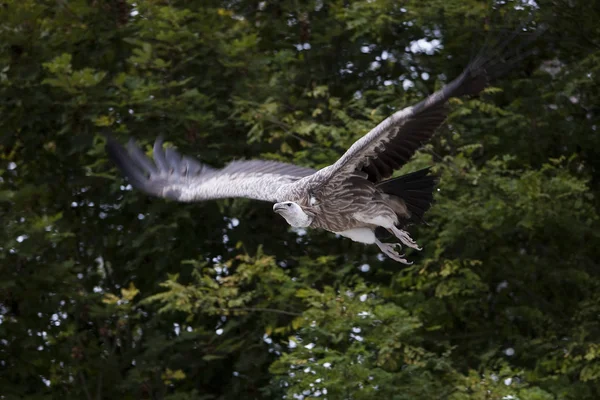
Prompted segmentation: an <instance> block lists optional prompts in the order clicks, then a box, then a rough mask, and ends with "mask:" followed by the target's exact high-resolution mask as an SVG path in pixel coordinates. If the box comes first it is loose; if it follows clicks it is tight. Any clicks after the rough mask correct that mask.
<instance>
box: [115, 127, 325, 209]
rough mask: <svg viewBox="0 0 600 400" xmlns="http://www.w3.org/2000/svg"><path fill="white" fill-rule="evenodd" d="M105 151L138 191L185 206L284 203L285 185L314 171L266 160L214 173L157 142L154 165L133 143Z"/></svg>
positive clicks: (241, 163) (159, 141)
mask: <svg viewBox="0 0 600 400" xmlns="http://www.w3.org/2000/svg"><path fill="white" fill-rule="evenodd" d="M106 150H107V152H108V155H109V157H110V158H111V159H112V160H113V161H114V163H115V164H116V165H117V166H118V167H119V169H120V170H121V171H122V172H123V174H124V175H125V176H126V177H127V178H128V179H129V182H130V183H131V185H132V186H133V187H135V188H137V189H140V190H142V191H144V192H146V193H148V194H151V195H154V196H158V197H164V198H169V199H172V200H177V201H182V202H192V201H201V200H209V199H220V198H228V197H245V198H250V199H256V200H264V201H271V202H276V201H282V200H281V199H278V198H277V192H278V190H279V189H280V188H281V187H282V186H283V185H285V184H288V183H292V182H295V181H297V180H298V179H300V178H303V177H305V176H308V175H311V174H313V173H314V172H315V170H313V169H310V168H304V167H299V166H296V165H292V164H285V163H280V162H275V161H262V160H252V161H234V162H231V163H230V164H228V165H227V166H225V168H223V169H215V168H211V167H209V166H207V165H204V164H201V163H199V162H198V161H196V160H194V159H193V158H190V157H187V156H181V155H180V154H179V153H177V152H176V151H175V150H174V149H172V148H167V149H163V146H162V140H161V139H157V140H156V142H155V143H154V162H152V161H151V160H150V159H149V158H148V157H146V155H145V154H144V153H143V152H142V150H140V148H139V147H137V146H136V144H135V143H134V142H133V140H130V141H129V144H128V146H127V149H125V148H123V147H122V146H121V145H120V144H119V143H117V142H116V141H115V140H113V139H111V138H110V137H109V138H107V143H106Z"/></svg>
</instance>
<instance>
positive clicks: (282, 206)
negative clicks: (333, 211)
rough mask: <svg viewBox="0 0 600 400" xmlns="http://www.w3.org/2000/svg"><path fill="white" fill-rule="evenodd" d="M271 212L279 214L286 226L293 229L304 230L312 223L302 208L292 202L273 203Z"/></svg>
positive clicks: (311, 218)
mask: <svg viewBox="0 0 600 400" xmlns="http://www.w3.org/2000/svg"><path fill="white" fill-rule="evenodd" d="M273 211H275V212H276V213H277V214H280V215H281V216H282V217H283V218H285V220H286V221H287V223H288V224H290V225H291V226H293V227H295V228H305V227H307V226H309V225H310V224H311V222H312V221H313V217H311V216H309V215H308V214H307V213H305V212H304V210H303V209H302V207H300V205H298V204H297V203H294V202H293V201H283V202H281V203H275V205H273Z"/></svg>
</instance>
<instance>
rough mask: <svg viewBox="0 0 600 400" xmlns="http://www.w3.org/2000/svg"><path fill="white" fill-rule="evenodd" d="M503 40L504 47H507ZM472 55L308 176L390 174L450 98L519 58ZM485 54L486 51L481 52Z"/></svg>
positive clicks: (377, 177) (476, 87)
mask: <svg viewBox="0 0 600 400" xmlns="http://www.w3.org/2000/svg"><path fill="white" fill-rule="evenodd" d="M507 45H508V43H505V44H504V45H503V47H506V46H507ZM502 50H503V49H502V48H501V49H499V50H498V51H496V52H495V53H496V54H493V55H491V56H489V55H488V56H486V55H485V54H484V55H480V56H479V57H477V58H475V59H474V60H473V61H472V62H471V63H470V64H469V65H468V66H467V68H465V70H464V71H463V72H462V73H461V74H460V76H459V77H458V78H456V79H454V80H453V81H452V82H450V83H449V84H447V85H446V86H444V87H443V88H442V89H440V90H438V91H437V92H435V93H433V94H432V95H430V96H429V97H427V98H426V99H424V100H423V101H421V102H419V103H417V104H416V105H414V106H412V107H407V108H405V109H403V110H401V111H398V112H396V113H395V114H393V115H391V116H390V117H388V118H387V119H385V120H384V121H383V122H381V123H380V124H379V125H377V126H376V127H375V128H374V129H373V130H371V131H370V132H369V133H367V134H366V135H365V136H363V137H362V138H360V139H359V140H357V141H356V142H355V143H354V144H353V145H352V146H351V147H350V148H349V149H348V150H347V151H346V153H344V155H343V156H342V157H341V158H340V159H339V160H338V161H337V162H335V163H334V164H333V165H331V166H329V167H326V168H324V169H323V170H320V171H319V172H318V173H317V174H316V175H315V177H314V179H312V178H311V181H313V182H314V183H315V184H317V185H323V184H326V183H327V182H329V181H331V180H332V179H333V180H334V181H336V182H337V181H339V180H340V179H342V180H343V179H344V177H346V176H349V175H351V174H356V173H358V174H359V175H363V176H365V174H366V177H367V178H368V179H369V180H370V181H372V182H380V181H382V180H383V179H385V178H388V177H390V176H391V175H392V174H393V172H394V170H397V169H399V168H400V167H402V166H403V165H404V164H405V163H407V162H408V160H409V159H410V158H411V157H412V156H413V154H414V153H415V152H416V151H417V150H418V149H419V148H420V147H421V146H422V145H423V144H424V143H425V142H427V141H428V140H429V139H430V138H431V136H432V135H433V133H434V132H435V130H436V129H437V128H438V127H439V126H440V125H441V124H442V122H443V121H444V120H445V119H446V116H447V106H446V103H447V102H448V100H449V99H450V98H452V97H460V96H465V95H476V94H478V93H480V92H481V91H482V90H483V89H484V88H485V87H486V85H487V84H488V82H489V80H491V79H493V78H496V77H498V76H499V75H502V74H503V73H504V72H505V71H506V70H508V69H509V68H510V67H511V66H512V65H514V64H515V63H516V62H517V61H519V60H520V59H521V58H522V57H518V56H515V57H512V59H511V60H507V59H505V58H503V57H500V56H499V54H498V53H499V52H501V51H502ZM482 53H485V50H484V51H483V52H482Z"/></svg>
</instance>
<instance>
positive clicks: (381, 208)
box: [107, 56, 505, 264]
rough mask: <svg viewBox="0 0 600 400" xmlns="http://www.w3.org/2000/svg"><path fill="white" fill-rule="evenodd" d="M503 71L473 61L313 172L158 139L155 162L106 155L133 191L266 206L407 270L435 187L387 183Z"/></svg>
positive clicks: (127, 152) (114, 150)
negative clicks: (211, 162) (216, 160)
mask: <svg viewBox="0 0 600 400" xmlns="http://www.w3.org/2000/svg"><path fill="white" fill-rule="evenodd" d="M503 63H504V61H503V60H501V59H499V58H498V57H484V56H478V57H476V58H475V59H474V60H473V61H472V62H471V63H470V64H469V65H468V66H467V67H466V68H465V70H464V71H463V72H462V73H461V74H460V75H459V76H458V77H457V78H456V79H454V80H453V81H451V82H450V83H448V84H447V85H446V86H444V87H443V88H442V89H440V90H438V91H437V92H435V93H433V94H431V95H430V96H428V97H427V98H425V99H424V100H422V101H421V102H419V103H417V104H415V105H413V106H410V107H407V108H405V109H403V110H400V111H398V112H396V113H394V114H392V115H391V116H389V117H388V118H387V119H385V120H384V121H383V122H381V123H380V124H379V125H377V126H376V127H375V128H373V129H372V130H371V131H370V132H369V133H367V134H366V135H364V136H363V137H361V138H360V139H358V140H357V141H356V142H355V143H354V144H353V145H352V146H350V148H349V149H348V150H347V151H346V152H345V153H344V154H343V155H342V156H341V157H340V158H339V159H338V160H337V161H336V162H335V163H333V164H332V165H329V166H327V167H325V168H322V169H320V170H318V171H317V170H314V169H311V168H305V167H301V166H297V165H292V164H286V163H280V162H275V161H262V160H250V161H233V162H231V163H230V164H228V165H226V166H225V167H224V168H222V169H215V168H212V167H210V166H207V165H205V164H202V163H200V162H198V161H196V160H194V159H192V158H190V157H187V156H181V155H180V154H179V153H177V151H175V150H174V149H172V148H166V149H164V148H163V145H162V141H161V140H160V139H158V140H156V142H155V144H154V149H153V154H154V162H152V161H151V160H150V159H149V158H148V157H146V155H145V154H144V153H143V152H142V151H141V150H140V149H139V148H138V147H137V146H136V145H135V143H134V142H133V140H130V142H129V144H128V146H127V149H125V148H124V147H122V146H121V145H120V144H119V143H117V142H116V141H115V140H113V139H111V138H110V137H108V138H107V152H108V154H109V156H110V158H111V159H112V160H113V161H114V162H115V163H116V165H117V166H118V167H119V169H121V171H122V172H123V173H124V175H125V176H126V177H127V178H128V179H129V182H130V183H131V185H132V186H134V187H136V188H138V189H140V190H142V191H144V192H146V193H148V194H150V195H154V196H158V197H163V198H168V199H172V200H176V201H180V202H195V201H203V200H209V199H222V198H232V197H244V198H250V199H256V200H263V201H269V202H272V203H274V205H273V211H274V212H275V213H277V214H280V215H281V216H282V217H283V218H284V219H285V220H286V221H287V223H288V224H290V225H291V226H293V227H303V228H304V227H310V228H321V229H325V230H327V231H330V232H333V233H336V234H339V235H341V236H344V237H347V238H350V239H352V240H353V241H355V242H360V243H366V244H375V245H377V246H378V247H379V249H381V251H382V252H383V253H384V254H385V255H387V256H388V257H390V258H392V259H394V260H396V261H398V262H401V263H405V264H410V263H409V262H408V261H407V260H406V258H404V257H405V256H404V255H403V254H400V253H399V252H398V250H399V249H401V248H402V245H405V246H408V247H410V248H413V249H417V250H420V248H419V247H418V246H417V243H416V242H415V241H414V240H413V239H412V238H411V237H410V235H409V233H408V232H407V231H406V230H405V228H406V226H407V225H409V224H411V223H416V222H420V221H421V220H422V217H423V214H424V213H425V212H426V211H427V210H428V209H429V207H430V206H431V203H432V201H433V190H434V187H435V184H436V179H435V177H434V176H432V175H431V174H430V171H429V169H423V170H420V171H416V172H413V173H410V174H407V175H403V176H400V177H397V178H391V179H390V177H391V176H392V174H393V173H394V171H395V170H398V169H400V168H401V167H402V166H403V165H404V164H406V163H407V162H408V161H409V160H410V158H411V157H412V156H413V154H414V153H415V152H416V151H417V150H418V149H419V148H420V147H421V146H422V145H423V144H424V143H425V142H427V141H428V140H429V139H430V138H431V137H432V135H433V134H434V132H435V130H436V129H437V128H438V127H439V126H440V125H441V124H442V123H443V121H444V119H445V118H446V116H447V111H448V109H447V102H448V100H449V99H450V98H452V97H460V96H474V95H477V94H479V93H480V92H481V91H482V90H483V89H484V88H485V87H486V85H487V84H488V82H489V80H490V79H492V78H494V77H496V76H497V75H498V72H499V71H500V66H502V65H503ZM504 66H505V65H504ZM502 69H504V68H502ZM381 228H383V229H385V230H387V231H389V232H390V233H391V234H393V235H394V236H395V237H396V238H397V239H398V240H399V241H400V243H383V242H382V241H380V239H379V235H376V234H375V231H376V229H381Z"/></svg>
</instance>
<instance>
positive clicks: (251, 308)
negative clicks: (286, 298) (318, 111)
mask: <svg viewBox="0 0 600 400" xmlns="http://www.w3.org/2000/svg"><path fill="white" fill-rule="evenodd" d="M223 311H230V312H235V311H258V312H272V313H276V314H283V315H293V316H295V317H299V316H301V315H302V314H300V313H297V312H293V311H285V310H278V309H276V308H263V307H239V308H230V309H228V310H226V309H223Z"/></svg>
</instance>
